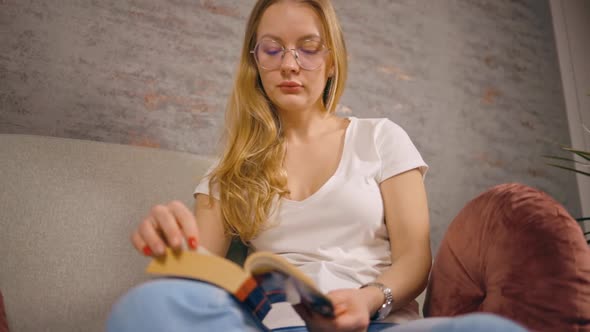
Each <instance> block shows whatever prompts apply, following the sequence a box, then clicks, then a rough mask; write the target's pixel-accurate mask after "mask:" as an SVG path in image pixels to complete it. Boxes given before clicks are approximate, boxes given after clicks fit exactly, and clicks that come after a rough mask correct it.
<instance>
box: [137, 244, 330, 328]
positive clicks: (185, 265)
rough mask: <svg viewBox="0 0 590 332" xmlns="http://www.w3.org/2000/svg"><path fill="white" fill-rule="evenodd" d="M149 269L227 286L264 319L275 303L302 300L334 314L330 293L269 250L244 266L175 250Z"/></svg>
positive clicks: (209, 255) (200, 251)
mask: <svg viewBox="0 0 590 332" xmlns="http://www.w3.org/2000/svg"><path fill="white" fill-rule="evenodd" d="M146 272H147V273H148V274H151V275H157V276H163V277H178V278H187V279H194V280H199V281H202V282H207V283H209V284H212V285H215V286H217V287H220V288H223V289H225V290H226V291H227V292H229V293H230V294H231V295H233V296H234V297H235V298H236V299H237V300H238V301H240V302H242V303H244V304H245V305H246V306H247V307H248V308H250V310H251V311H252V312H253V313H254V315H255V316H257V317H258V318H259V319H261V320H262V319H263V318H264V316H266V314H267V313H268V311H269V310H270V308H271V305H272V303H276V302H289V303H291V304H293V305H294V304H299V303H301V304H303V305H305V306H306V307H308V308H309V309H310V310H312V311H315V312H317V313H319V314H321V315H323V316H326V317H334V307H333V305H332V303H331V302H330V300H329V299H328V297H326V295H325V294H323V293H322V292H321V291H320V290H319V289H318V288H317V286H316V285H315V283H314V282H313V280H311V278H309V277H308V276H306V275H305V274H303V273H302V272H301V271H300V270H299V269H298V268H297V267H295V266H294V265H293V264H291V263H289V262H288V261H287V260H286V259H284V258H282V257H280V256H278V255H276V254H273V253H269V252H255V253H253V254H251V255H249V256H248V258H246V261H245V262H244V267H243V268H242V267H241V266H239V265H238V264H236V263H234V262H232V261H230V260H228V259H226V258H224V257H220V256H217V255H214V254H212V253H210V252H209V251H207V250H206V249H205V248H203V247H202V246H201V247H199V249H198V250H197V251H187V250H182V251H178V252H176V251H172V250H170V249H168V250H167V251H166V254H165V255H164V256H162V257H157V258H154V259H152V261H151V262H150V263H149V265H148V267H147V269H146Z"/></svg>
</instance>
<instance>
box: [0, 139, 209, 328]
mask: <svg viewBox="0 0 590 332" xmlns="http://www.w3.org/2000/svg"><path fill="white" fill-rule="evenodd" d="M0 156H1V158H0V187H1V188H2V189H1V190H0V248H1V249H0V251H1V253H2V254H1V255H0V290H1V291H2V293H3V294H4V301H5V306H6V311H7V317H8V322H9V327H10V330H11V331H14V332H27V331H35V332H38V331H62V332H67V331H86V332H89V331H102V330H103V322H104V320H105V317H106V315H107V313H108V310H109V307H110V305H111V304H112V303H113V302H114V301H115V299H116V298H117V297H118V296H120V295H121V294H122V293H123V292H124V291H125V290H126V289H127V288H129V287H130V286H132V285H134V284H136V283H138V282H141V281H142V280H143V279H144V278H145V276H144V274H143V269H144V268H145V265H146V264H147V261H148V260H147V258H143V257H141V256H140V255H138V254H137V253H136V252H135V251H134V250H133V248H132V246H131V244H130V242H129V234H130V232H131V230H132V228H133V227H134V225H136V224H137V223H138V222H139V221H140V220H141V218H142V217H143V216H144V214H146V213H147V211H149V208H150V207H151V206H152V205H153V204H156V203H160V202H167V201H169V200H172V199H179V200H182V201H184V202H185V203H186V204H190V206H192V196H191V193H192V189H193V188H194V185H195V183H196V182H197V181H198V180H199V176H200V175H202V174H203V173H204V172H205V171H206V169H207V167H208V165H209V164H210V160H209V159H207V158H201V157H198V156H194V155H190V154H187V153H180V152H171V151H163V150H158V149H152V148H143V147H135V146H125V145H119V144H107V143H99V142H90V141H81V140H73V139H61V138H50V137H40V136H26V135H8V134H1V135H0Z"/></svg>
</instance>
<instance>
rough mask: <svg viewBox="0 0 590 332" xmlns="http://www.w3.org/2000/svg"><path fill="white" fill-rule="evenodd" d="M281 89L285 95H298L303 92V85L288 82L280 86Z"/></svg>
mask: <svg viewBox="0 0 590 332" xmlns="http://www.w3.org/2000/svg"><path fill="white" fill-rule="evenodd" d="M279 89H281V91H282V92H283V93H297V92H300V91H301V90H303V85H301V84H300V83H297V82H291V81H288V82H282V83H281V84H279Z"/></svg>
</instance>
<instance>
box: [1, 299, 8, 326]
mask: <svg viewBox="0 0 590 332" xmlns="http://www.w3.org/2000/svg"><path fill="white" fill-rule="evenodd" d="M0 332H8V321H7V320H6V311H5V310H4V298H3V297H2V291H0Z"/></svg>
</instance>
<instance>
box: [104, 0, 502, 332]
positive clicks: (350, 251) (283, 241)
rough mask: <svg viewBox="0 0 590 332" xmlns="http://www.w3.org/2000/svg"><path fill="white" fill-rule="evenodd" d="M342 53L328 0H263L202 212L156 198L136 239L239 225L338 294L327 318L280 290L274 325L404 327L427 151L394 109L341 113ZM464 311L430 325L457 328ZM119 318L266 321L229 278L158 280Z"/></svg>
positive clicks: (164, 241)
mask: <svg viewBox="0 0 590 332" xmlns="http://www.w3.org/2000/svg"><path fill="white" fill-rule="evenodd" d="M346 59H347V53H346V48H345V44H344V39H343V36H342V32H341V29H340V26H339V23H338V20H337V17H336V14H335V11H334V9H333V7H332V5H331V3H330V2H329V0H314V1H273V0H259V1H258V2H257V3H256V5H255V7H254V9H253V11H252V13H251V15H250V19H249V22H248V25H247V28H246V34H245V39H244V47H243V49H242V53H241V61H240V65H239V68H238V72H237V76H236V80H235V84H234V87H233V92H232V95H231V97H230V100H229V104H228V109H227V128H228V130H227V133H226V143H227V144H226V147H225V150H224V152H223V154H222V155H221V157H220V159H219V162H218V163H217V164H216V165H215V166H216V167H214V168H213V169H212V170H211V172H210V175H209V177H207V178H206V179H205V180H203V181H202V182H201V183H200V184H199V186H198V187H197V188H196V190H195V195H196V204H195V214H194V216H193V214H192V213H191V212H190V211H189V210H188V209H187V208H186V207H185V206H184V205H182V204H181V203H178V202H172V203H170V204H167V205H159V206H156V207H154V208H153V209H152V211H151V213H150V215H149V216H148V217H147V218H146V219H145V220H144V221H143V222H142V223H141V224H140V225H139V227H138V229H137V230H136V231H135V232H134V233H133V235H132V242H133V244H134V246H135V247H136V248H137V250H139V251H140V252H143V253H144V254H146V255H162V254H163V253H164V249H165V247H166V246H170V247H172V248H175V249H180V248H181V246H182V243H183V241H186V243H187V244H188V246H189V247H190V248H191V249H196V248H197V246H198V245H202V246H204V247H206V248H207V249H209V250H210V251H212V252H214V253H216V254H218V255H221V256H224V255H225V254H226V253H227V250H228V248H229V244H230V241H231V238H232V237H233V236H239V237H240V238H241V239H242V241H243V242H245V243H247V244H248V245H249V246H250V248H251V249H252V250H266V251H272V252H275V253H277V254H279V255H282V256H283V257H285V258H286V259H288V260H289V261H291V262H292V263H293V264H295V265H297V266H299V267H300V268H301V269H302V270H303V271H304V272H306V273H307V274H308V275H309V276H310V277H312V278H313V279H314V280H315V281H316V282H317V284H318V286H319V287H320V288H321V289H322V290H324V291H326V292H328V295H329V297H330V298H331V300H332V301H333V303H334V305H335V308H336V312H337V316H336V317H335V318H334V319H327V318H323V317H320V316H318V315H315V314H312V313H310V312H307V311H306V310H305V309H303V308H300V307H296V308H292V307H291V306H290V305H289V304H286V303H282V304H275V305H274V306H273V309H272V310H271V312H270V313H269V315H268V316H267V317H266V319H265V321H264V324H265V325H266V326H267V327H269V328H273V329H280V330H281V331H305V330H306V327H305V326H307V328H308V329H309V330H313V331H365V330H367V328H369V330H375V331H377V330H385V329H387V331H389V330H391V331H397V330H398V329H401V328H403V327H404V326H406V328H411V327H412V324H414V325H415V323H410V324H402V325H398V326H396V324H395V323H401V322H405V321H409V320H414V319H416V318H418V312H417V311H418V310H417V304H416V302H415V301H414V298H415V297H416V296H417V295H418V294H420V293H421V292H422V291H423V290H424V288H425V285H426V283H427V278H428V273H429V270H430V264H431V252H430V245H429V243H430V242H429V221H428V207H427V199H426V193H425V189H424V184H423V176H424V174H425V172H426V170H427V165H426V164H425V163H424V161H423V160H422V158H421V156H420V154H419V153H418V151H417V150H416V148H415V147H414V145H413V144H412V142H411V140H410V139H409V137H408V136H407V134H406V133H405V132H404V131H403V129H401V128H400V127H399V126H397V125H396V124H394V123H393V122H391V121H389V120H387V119H356V118H340V117H337V116H336V115H334V113H335V109H336V105H337V104H338V101H339V98H340V96H341V95H342V92H343V89H344V86H345V82H346V75H347V60H346ZM248 216H249V217H248ZM142 310H143V312H142ZM295 311H296V312H295ZM140 317H141V318H140ZM300 317H301V318H300ZM302 319H303V320H302ZM469 319H470V320H469ZM469 319H468V323H469V322H471V324H472V323H473V322H474V321H475V323H478V322H479V323H481V322H482V319H483V321H485V322H486V323H485V325H489V326H494V324H508V325H510V323H508V322H505V321H501V320H499V319H497V318H493V317H492V318H490V317H483V318H481V317H475V318H473V317H471V318H469ZM490 321H491V323H489V322H490ZM460 322H461V321H459V323H460ZM456 323H457V321H453V320H443V321H439V320H436V321H429V323H427V324H426V325H428V326H435V327H436V328H448V329H449V330H450V327H448V326H450V325H449V324H451V325H452V324H456ZM421 324H422V327H424V326H425V325H424V323H421ZM445 324H446V325H445ZM419 325H420V324H419ZM508 325H507V326H508ZM445 326H447V327H445ZM470 326H471V327H473V325H470ZM109 328H110V329H111V330H129V331H131V330H146V329H149V330H153V331H156V330H170V331H184V330H187V331H188V330H192V331H194V330H204V331H218V330H219V331H220V330H239V331H245V330H253V331H260V330H261V329H264V328H265V327H264V326H263V325H262V324H261V322H259V321H257V320H256V319H254V318H253V317H251V316H250V315H249V314H248V313H247V312H246V311H245V310H243V309H242V308H241V307H240V305H239V304H237V303H236V302H235V301H234V300H233V299H232V298H231V297H230V296H229V295H227V294H226V293H224V292H223V291H221V290H219V289H216V288H214V287H212V286H210V285H206V284H203V283H199V282H195V281H186V280H160V281H154V282H150V283H147V284H145V285H142V286H140V287H138V288H136V289H134V290H132V291H131V292H130V293H129V294H127V295H126V296H125V297H124V298H123V299H122V300H121V301H119V303H118V304H117V305H116V306H115V308H114V310H113V313H112V315H111V317H110V320H109ZM503 330H506V329H503Z"/></svg>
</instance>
